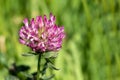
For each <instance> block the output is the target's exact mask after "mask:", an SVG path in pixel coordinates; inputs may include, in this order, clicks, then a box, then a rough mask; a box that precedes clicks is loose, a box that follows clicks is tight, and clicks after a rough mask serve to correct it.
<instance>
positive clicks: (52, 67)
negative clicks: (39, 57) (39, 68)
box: [48, 63, 60, 70]
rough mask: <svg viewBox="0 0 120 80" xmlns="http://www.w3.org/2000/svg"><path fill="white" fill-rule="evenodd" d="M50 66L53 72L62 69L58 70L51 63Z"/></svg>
mask: <svg viewBox="0 0 120 80" xmlns="http://www.w3.org/2000/svg"><path fill="white" fill-rule="evenodd" d="M48 66H49V67H50V68H51V69H53V70H60V69H58V68H56V67H55V66H54V65H53V64H50V63H49V65H48Z"/></svg>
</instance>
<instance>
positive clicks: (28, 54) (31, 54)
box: [22, 52, 37, 56]
mask: <svg viewBox="0 0 120 80" xmlns="http://www.w3.org/2000/svg"><path fill="white" fill-rule="evenodd" d="M34 55H37V53H35V52H28V53H23V54H22V56H34Z"/></svg>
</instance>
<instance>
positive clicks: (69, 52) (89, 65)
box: [0, 0, 120, 80]
mask: <svg viewBox="0 0 120 80" xmlns="http://www.w3.org/2000/svg"><path fill="white" fill-rule="evenodd" d="M50 12H52V13H53V14H54V15H55V16H56V18H57V24H58V25H60V26H62V25H63V26H64V27H65V32H66V39H65V41H64V44H63V48H62V50H61V51H60V52H59V53H58V56H57V58H56V61H55V62H54V64H55V66H57V67H59V68H60V70H59V71H55V72H52V71H49V73H48V75H49V74H50V73H56V75H55V78H54V80H120V62H119V61H120V0H0V80H4V79H5V77H6V76H8V71H7V68H8V67H10V65H11V64H12V63H14V62H16V63H17V64H27V65H30V66H32V70H31V71H30V72H33V71H35V70H36V64H37V63H35V62H36V59H37V58H36V57H27V58H25V57H23V56H21V55H22V53H25V52H29V51H30V49H28V48H27V47H25V46H23V45H21V44H20V43H19V41H18V31H19V28H20V27H21V26H22V25H23V24H22V20H23V19H24V18H25V17H28V18H29V19H30V18H32V17H36V16H37V15H43V14H47V16H48V15H49V13H50ZM13 78H14V77H13ZM8 79H9V78H8ZM8 79H6V80H8Z"/></svg>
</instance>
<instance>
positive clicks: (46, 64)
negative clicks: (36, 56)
mask: <svg viewBox="0 0 120 80" xmlns="http://www.w3.org/2000/svg"><path fill="white" fill-rule="evenodd" d="M47 68H48V62H46V63H45V64H44V67H43V70H42V71H41V73H42V75H44V74H45V73H46V70H47Z"/></svg>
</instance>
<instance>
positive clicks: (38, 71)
mask: <svg viewBox="0 0 120 80" xmlns="http://www.w3.org/2000/svg"><path fill="white" fill-rule="evenodd" d="M40 63H41V53H40V54H39V55H38V64H37V80H39V75H40Z"/></svg>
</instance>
